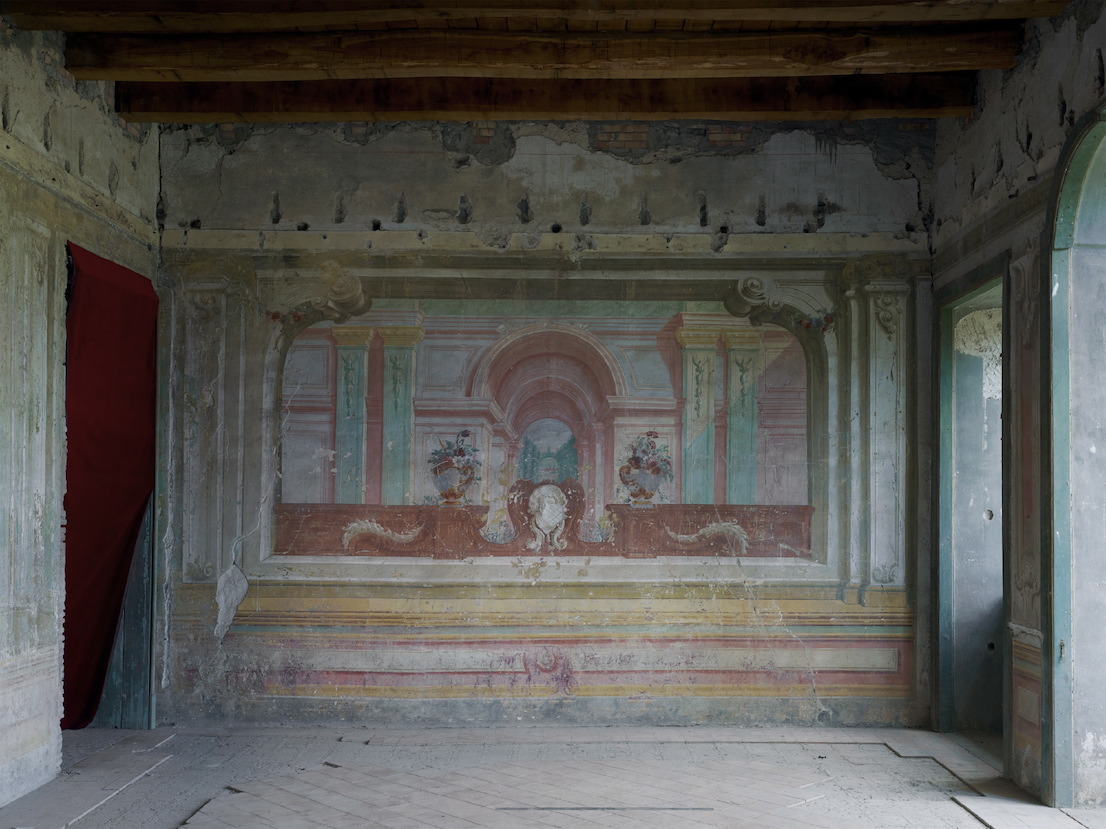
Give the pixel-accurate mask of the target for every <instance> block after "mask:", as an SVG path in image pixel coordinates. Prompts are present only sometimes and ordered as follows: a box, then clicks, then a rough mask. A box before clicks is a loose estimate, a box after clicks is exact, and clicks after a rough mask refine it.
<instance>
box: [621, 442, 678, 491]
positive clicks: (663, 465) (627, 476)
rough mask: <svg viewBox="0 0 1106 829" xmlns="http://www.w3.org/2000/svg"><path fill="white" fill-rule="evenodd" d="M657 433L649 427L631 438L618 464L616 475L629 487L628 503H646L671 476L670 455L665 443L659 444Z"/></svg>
mask: <svg viewBox="0 0 1106 829" xmlns="http://www.w3.org/2000/svg"><path fill="white" fill-rule="evenodd" d="M658 438H660V434H658V433H657V432H653V431H649V432H646V433H645V434H644V435H639V436H638V437H636V438H634V439H633V440H632V441H630V446H629V449H630V454H629V456H628V457H627V458H626V462H625V463H624V464H622V466H620V467H619V468H618V479H619V480H620V481H622V483H623V485H625V486H626V488H627V489H628V490H629V493H630V503H632V504H636V505H637V506H648V505H650V504H652V502H653V496H655V495H656V494H657V491H658V490H659V489H660V488H661V484H663V483H665V482H666V481H671V480H672V455H671V453H670V452H669V450H668V444H658V443H657V440H658Z"/></svg>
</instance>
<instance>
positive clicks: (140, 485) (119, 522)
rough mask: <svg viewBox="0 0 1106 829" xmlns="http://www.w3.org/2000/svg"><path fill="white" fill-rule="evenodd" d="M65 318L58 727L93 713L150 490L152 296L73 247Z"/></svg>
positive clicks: (140, 283) (78, 724)
mask: <svg viewBox="0 0 1106 829" xmlns="http://www.w3.org/2000/svg"><path fill="white" fill-rule="evenodd" d="M69 254H70V257H71V258H72V263H73V267H72V283H71V293H70V301H69V312H68V316H67V318H66V332H67V335H68V344H67V347H66V387H65V416H66V431H67V442H68V447H67V457H66V473H65V483H66V491H65V646H64V654H65V655H64V659H63V663H64V669H65V675H64V682H63V688H64V708H65V711H64V716H63V718H62V721H61V726H62V728H83V727H84V726H86V725H88V723H89V722H90V721H91V720H92V718H93V717H94V716H95V714H96V707H97V705H98V704H99V702H100V696H101V694H102V693H103V687H104V678H105V676H106V674H107V669H108V662H109V661H110V660H111V648H112V643H113V641H114V638H115V628H116V624H117V623H118V621H119V613H120V609H121V607H122V603H123V592H124V590H125V589H126V586H127V573H128V570H129V569H130V565H131V556H132V555H133V553H134V545H135V542H136V540H137V539H138V531H139V528H140V526H141V524H142V516H143V513H144V512H145V510H146V503H147V501H149V498H150V494H151V493H152V492H153V487H154V435H155V416H156V379H157V378H156V349H155V346H156V335H157V295H156V294H155V293H154V289H153V286H152V285H151V284H150V281H149V280H148V279H146V278H145V277H143V276H140V275H139V274H137V273H135V272H134V271H131V270H128V269H127V268H124V267H121V266H119V265H116V264H115V263H113V262H110V261H108V260H107V259H103V258H101V257H99V256H96V255H95V254H92V253H89V252H88V251H86V250H83V249H81V248H79V247H77V246H76V245H74V244H72V243H70V245H69Z"/></svg>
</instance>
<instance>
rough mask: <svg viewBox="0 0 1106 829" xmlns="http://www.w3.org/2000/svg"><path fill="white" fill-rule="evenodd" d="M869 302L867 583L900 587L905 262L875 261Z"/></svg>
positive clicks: (903, 564)
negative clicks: (869, 525) (869, 520)
mask: <svg viewBox="0 0 1106 829" xmlns="http://www.w3.org/2000/svg"><path fill="white" fill-rule="evenodd" d="M875 271H876V272H875V274H874V275H875V277H876V278H873V279H871V280H869V281H868V283H867V284H866V285H865V286H864V292H865V294H866V295H867V298H868V313H869V323H868V365H869V373H868V440H869V449H868V452H869V456H868V463H869V470H870V481H871V490H870V496H871V500H870V503H871V535H870V546H869V549H870V551H871V560H870V568H871V569H870V571H869V574H870V577H871V583H873V584H876V585H882V586H895V587H901V586H902V585H903V584H904V582H905V578H906V572H905V570H906V512H907V509H906V494H907V493H906V482H907V468H908V464H907V446H906V427H907V423H906V418H907V411H908V402H909V401H908V400H907V393H908V388H909V382H908V380H907V378H908V371H907V368H908V363H907V359H908V354H907V352H908V348H909V343H910V331H909V320H910V315H909V313H908V311H909V309H908V304H909V301H910V292H911V285H910V283H909V282H908V281H907V277H908V275H909V264H908V263H907V262H905V261H902V260H899V259H896V258H894V257H886V258H881V259H880V260H879V261H878V262H877V263H876V269H875Z"/></svg>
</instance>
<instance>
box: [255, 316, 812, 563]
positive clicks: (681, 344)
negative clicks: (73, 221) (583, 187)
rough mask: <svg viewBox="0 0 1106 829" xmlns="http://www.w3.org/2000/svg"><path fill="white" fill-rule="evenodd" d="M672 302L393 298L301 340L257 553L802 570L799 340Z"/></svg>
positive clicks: (804, 446)
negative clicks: (698, 560) (782, 560)
mask: <svg viewBox="0 0 1106 829" xmlns="http://www.w3.org/2000/svg"><path fill="white" fill-rule="evenodd" d="M688 305H689V304H687V303H653V304H649V303H629V302H613V301H611V302H603V301H590V302H582V303H575V302H543V303H524V302H516V301H475V300H469V301H444V300H443V301H420V302H418V303H414V302H409V301H408V302H399V301H394V302H381V303H378V304H377V305H376V306H375V307H374V309H373V310H372V311H370V312H368V313H366V314H364V315H361V316H360V317H357V318H354V319H352V320H350V321H348V322H345V323H342V324H331V323H322V324H319V325H316V326H312V327H311V328H308V329H306V330H304V331H303V332H301V333H300V334H299V336H298V337H297V338H296V339H295V341H294V342H293V343H292V345H291V346H290V348H289V350H288V353H287V357H286V361H285V367H284V373H283V383H282V390H281V395H282V396H281V478H280V504H279V505H278V506H277V508H276V539H275V549H274V552H275V553H277V554H282V553H284V554H289V553H294V554H312V555H415V556H430V557H435V558H461V557H468V556H487V555H520V554H522V555H525V554H561V555H573V554H580V555H624V556H631V557H650V556H655V555H736V556H745V555H748V556H770V557H796V556H798V557H810V555H811V553H810V534H811V529H810V528H811V517H812V513H813V506H812V505H811V499H810V490H811V486H810V463H809V460H808V455H809V450H808V444H809V443H810V435H809V426H808V424H809V421H810V418H809V415H808V376H807V373H808V372H807V358H806V355H805V354H804V351H803V346H802V343H801V342H800V340H799V339H798V338H797V337H796V336H795V335H794V334H792V333H791V332H789V331H787V330H785V329H783V328H781V327H778V326H775V325H771V324H763V325H754V324H751V323H749V322H748V321H747V320H743V319H738V318H735V317H733V316H731V315H729V314H727V313H726V312H725V310H724V309H723V308H722V307H721V305H720V304H714V303H696V304H695V306H694V308H693V309H692V310H689V307H688Z"/></svg>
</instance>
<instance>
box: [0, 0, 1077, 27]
mask: <svg viewBox="0 0 1106 829" xmlns="http://www.w3.org/2000/svg"><path fill="white" fill-rule="evenodd" d="M1069 2H1071V0H652V2H649V3H643V2H641V0H532V2H518V0H476V1H475V2H467V0H314V1H313V2H304V0H264V2H261V0H190V2H181V0H145V1H143V0H97V2H90V0H0V14H3V15H4V16H5V17H7V18H9V19H10V20H11V21H12V22H13V23H14V24H15V25H16V26H19V27H20V28H23V29H51V30H58V31H66V32H131V33H139V32H163V33H167V32H178V33H184V32H193V33H201V32H209V33H213V32H224V33H243V32H259V31H268V32H276V31H327V30H343V31H346V30H356V29H358V28H360V27H363V26H364V27H369V28H379V27H380V26H381V25H382V24H383V25H386V24H400V25H405V24H410V23H411V22H418V21H419V20H473V19H479V18H506V19H508V20H512V21H521V20H529V19H542V18H546V19H548V18H563V19H565V20H567V21H573V22H581V21H585V22H586V21H600V22H602V21H610V20H699V21H723V22H726V21H728V22H734V21H746V20H748V21H752V20H759V21H769V20H771V21H781V22H802V23H816V22H844V23H857V24H886V23H925V22H929V23H935V22H945V21H958V22H964V21H971V20H1000V19H1005V20H1014V19H1025V18H1028V17H1052V16H1054V15H1057V14H1059V13H1060V12H1061V11H1063V9H1064V8H1065V7H1066V6H1067V5H1068V4H1069Z"/></svg>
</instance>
